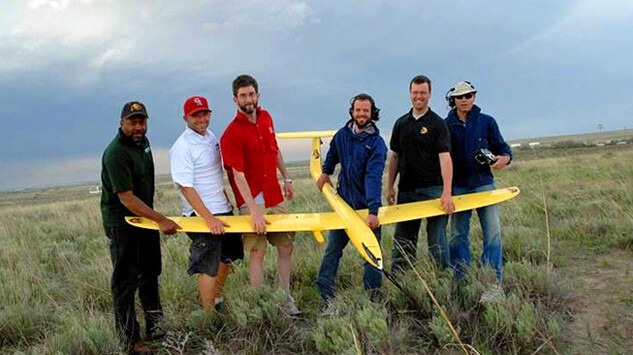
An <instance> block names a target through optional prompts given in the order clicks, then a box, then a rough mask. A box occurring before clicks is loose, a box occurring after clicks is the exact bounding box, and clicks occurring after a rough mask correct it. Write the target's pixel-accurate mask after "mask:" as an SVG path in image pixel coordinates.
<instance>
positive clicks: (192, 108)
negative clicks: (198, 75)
mask: <svg viewBox="0 0 633 355" xmlns="http://www.w3.org/2000/svg"><path fill="white" fill-rule="evenodd" d="M183 108H184V111H185V116H189V115H193V114H194V113H196V112H198V111H209V112H211V110H210V109H209V103H208V102H207V99H205V98H204V97H202V96H192V97H190V98H188V99H187V101H185V106H184V107H183Z"/></svg>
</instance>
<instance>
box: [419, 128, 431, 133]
mask: <svg viewBox="0 0 633 355" xmlns="http://www.w3.org/2000/svg"><path fill="white" fill-rule="evenodd" d="M427 133H429V130H428V129H427V128H426V127H422V129H420V134H427Z"/></svg>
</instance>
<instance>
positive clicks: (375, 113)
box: [349, 93, 380, 121]
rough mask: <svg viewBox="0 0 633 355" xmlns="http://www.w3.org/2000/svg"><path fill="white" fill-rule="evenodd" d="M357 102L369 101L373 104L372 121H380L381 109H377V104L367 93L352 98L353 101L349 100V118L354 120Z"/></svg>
mask: <svg viewBox="0 0 633 355" xmlns="http://www.w3.org/2000/svg"><path fill="white" fill-rule="evenodd" d="M357 100H368V101H369V102H370V103H371V120H372V121H378V120H379V119H380V109H379V108H378V107H376V102H375V101H374V98H373V97H371V96H370V95H369V94H365V93H362V94H358V95H356V96H354V97H352V99H351V100H349V117H351V118H354V116H353V115H352V114H353V113H354V103H355V102H356V101H357Z"/></svg>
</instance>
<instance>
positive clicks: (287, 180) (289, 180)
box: [284, 179, 292, 184]
mask: <svg viewBox="0 0 633 355" xmlns="http://www.w3.org/2000/svg"><path fill="white" fill-rule="evenodd" d="M284 182H287V183H289V184H292V179H284Z"/></svg>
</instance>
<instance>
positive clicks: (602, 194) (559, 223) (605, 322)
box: [0, 146, 633, 355]
mask: <svg viewBox="0 0 633 355" xmlns="http://www.w3.org/2000/svg"><path fill="white" fill-rule="evenodd" d="M631 161H633V151H632V150H631V149H630V147H628V146H613V147H600V148H591V149H588V148H583V149H568V150H563V149H551V150H519V151H517V156H516V159H515V161H514V162H513V164H512V166H511V167H510V168H508V169H506V170H504V171H503V172H501V173H500V174H499V175H498V176H497V185H498V186H501V187H504V186H515V185H516V186H519V187H520V188H521V190H522V192H523V193H522V195H521V196H519V197H518V198H517V199H515V200H512V201H510V202H508V203H505V204H504V205H503V207H502V225H503V242H504V262H505V281H504V284H503V287H504V289H505V292H506V296H507V297H506V300H505V301H504V302H502V303H499V304H493V305H487V304H482V303H480V302H479V300H480V296H481V295H482V293H483V292H484V291H485V290H486V288H487V287H488V286H489V285H490V283H491V282H493V280H494V274H493V272H492V271H491V270H489V269H487V268H482V267H481V266H480V265H479V264H478V263H475V264H474V267H473V270H472V272H471V274H470V275H469V277H468V282H467V283H464V284H460V285H456V284H454V283H453V282H452V277H451V273H450V272H447V271H441V270H437V269H436V268H435V267H434V266H433V265H432V264H431V263H430V262H429V259H428V258H427V257H426V249H425V247H424V245H425V244H426V243H424V242H423V243H420V248H419V251H418V252H419V255H420V258H419V260H418V262H417V263H416V271H417V272H418V273H419V274H420V276H421V277H422V278H423V279H424V280H425V281H426V282H427V283H428V285H429V286H430V288H431V290H432V291H433V293H434V295H435V296H436V297H437V299H438V301H439V302H440V303H441V304H442V305H443V307H444V308H445V309H446V311H447V314H448V316H449V318H450V319H451V320H452V322H453V324H454V325H455V326H456V328H457V330H458V332H459V334H460V337H461V339H462V340H463V341H464V342H466V343H468V344H470V345H471V346H472V347H473V348H474V349H476V351H477V352H478V353H480V354H526V355H529V354H568V355H571V354H630V353H633V340H632V339H631V336H630V335H631V334H633V277H632V276H631V268H632V267H633V232H632V230H633V165H632V164H631ZM306 172H307V168H305V167H301V166H298V167H294V168H293V170H292V174H293V175H294V177H295V181H296V182H295V185H296V186H295V187H296V191H297V196H296V199H295V200H294V201H293V202H291V203H290V205H289V207H290V209H291V210H292V211H296V212H302V211H303V212H307V211H326V210H328V208H327V205H326V203H325V201H324V199H323V198H322V197H321V196H320V194H319V193H317V190H316V188H315V187H314V184H313V183H312V182H311V181H310V180H308V178H307V176H306ZM156 200H157V201H158V203H157V206H156V207H157V209H158V210H159V211H161V212H162V213H164V214H167V215H177V214H178V211H179V206H178V198H177V195H176V191H175V190H174V188H173V187H172V186H171V184H170V183H168V182H166V181H164V180H163V181H162V182H161V183H159V184H158V187H157V193H156ZM98 203H99V197H98V195H97V196H95V195H89V194H88V193H87V188H86V187H68V188H57V189H48V190H37V191H26V192H20V193H4V194H1V195H0V353H2V354H117V353H119V352H120V351H121V349H120V348H119V345H118V342H117V338H116V336H115V333H114V327H113V316H112V314H111V306H112V303H111V298H110V291H109V277H110V271H111V264H110V259H109V256H108V247H107V239H106V237H105V236H104V233H103V229H102V227H101V218H100V212H99V204H98ZM546 214H547V217H548V219H547V220H546ZM473 223H474V227H473V233H474V236H473V238H472V251H473V258H474V260H477V259H478V256H479V255H480V254H481V248H482V246H481V244H482V242H481V230H480V228H479V226H478V223H476V222H475V218H473ZM392 234H393V227H392V226H386V227H384V230H383V235H384V240H383V249H384V250H385V251H386V252H385V256H386V258H387V260H386V265H387V266H389V265H390V260H389V255H390V252H389V251H390V250H391V236H392ZM424 240H425V237H424V235H422V236H421V241H424ZM188 243H189V242H188V239H187V237H186V236H184V235H178V236H176V237H173V236H172V237H167V236H164V237H163V239H162V246H163V249H162V250H163V274H162V276H161V297H162V301H163V305H164V308H165V312H166V322H165V324H164V328H165V330H168V331H169V336H168V338H167V339H166V340H165V341H164V342H163V343H156V346H157V348H158V349H159V353H161V354H463V352H460V348H459V347H458V346H457V344H456V342H455V340H454V339H453V338H452V337H451V335H450V333H449V331H448V327H447V324H446V323H445V322H444V321H443V320H442V318H441V317H440V315H439V312H438V310H437V309H436V308H435V307H434V306H433V305H432V303H431V301H430V298H429V297H428V296H427V294H426V293H425V291H424V288H423V286H422V283H421V282H420V279H419V278H418V276H417V275H416V274H415V273H413V272H411V273H409V274H406V275H404V277H403V280H404V282H403V284H404V286H405V287H404V291H405V292H402V291H400V290H398V289H397V288H396V287H394V286H393V285H391V284H389V283H388V282H387V281H385V284H384V287H383V290H384V296H385V297H384V298H383V300H382V301H381V302H377V303H372V302H370V301H369V300H368V297H367V295H366V294H365V293H364V292H363V290H362V287H361V284H362V261H361V260H360V258H359V257H358V254H357V253H356V251H355V250H353V249H352V248H351V247H350V248H348V250H346V253H345V256H344V258H343V260H342V263H341V269H340V273H339V277H338V280H337V286H338V291H339V292H338V297H337V299H336V301H335V302H336V304H337V305H338V306H339V308H340V309H341V310H342V314H341V316H340V317H330V318H328V317H321V316H320V313H321V312H322V304H321V303H320V301H319V298H318V294H317V291H316V288H315V287H314V280H315V278H316V272H317V269H318V266H319V263H320V259H321V257H322V255H323V250H324V245H318V244H316V242H315V241H314V239H313V238H312V237H311V235H309V234H299V235H298V241H297V243H296V252H295V256H294V260H293V273H292V282H293V294H294V296H295V298H296V299H297V302H298V304H299V306H300V307H301V308H302V310H303V311H304V313H305V317H303V318H301V319H290V318H288V317H286V316H285V315H284V313H283V310H282V309H281V308H280V307H279V304H283V299H284V297H285V296H284V294H283V293H282V292H280V291H279V290H278V289H276V288H274V287H266V288H263V289H252V288H251V287H249V286H248V278H247V269H246V265H245V263H239V264H238V265H237V266H236V268H235V270H234V273H233V274H232V275H231V276H230V278H229V281H228V284H227V288H226V298H227V307H226V309H225V310H224V311H223V312H222V313H220V314H214V315H211V316H209V315H206V314H205V313H204V312H201V311H200V309H201V308H200V306H199V304H198V300H197V298H196V286H197V282H196V279H195V278H194V277H188V276H187V274H186V272H185V271H186V269H187V258H188ZM269 253H270V255H269V256H268V257H267V261H266V276H267V283H268V285H271V286H274V285H275V257H274V253H272V250H269ZM548 260H549V263H548ZM472 353H473V354H474V353H475V352H472Z"/></svg>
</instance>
